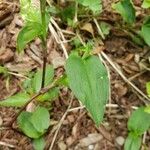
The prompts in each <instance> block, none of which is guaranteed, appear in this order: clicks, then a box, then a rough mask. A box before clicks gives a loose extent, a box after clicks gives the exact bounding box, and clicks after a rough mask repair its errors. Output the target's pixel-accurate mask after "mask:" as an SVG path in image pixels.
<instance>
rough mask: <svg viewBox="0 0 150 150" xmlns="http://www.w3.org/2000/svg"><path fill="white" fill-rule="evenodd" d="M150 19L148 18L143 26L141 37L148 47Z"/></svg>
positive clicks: (149, 44)
mask: <svg viewBox="0 0 150 150" xmlns="http://www.w3.org/2000/svg"><path fill="white" fill-rule="evenodd" d="M149 33H150V17H148V18H147V19H146V20H145V22H144V23H143V25H142V28H141V32H140V34H141V36H142V37H143V39H144V41H145V42H146V44H147V45H148V46H150V34H149Z"/></svg>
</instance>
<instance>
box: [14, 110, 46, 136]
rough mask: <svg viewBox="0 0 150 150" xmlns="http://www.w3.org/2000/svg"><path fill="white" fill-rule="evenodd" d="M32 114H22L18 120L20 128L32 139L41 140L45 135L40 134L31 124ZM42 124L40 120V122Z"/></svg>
mask: <svg viewBox="0 0 150 150" xmlns="http://www.w3.org/2000/svg"><path fill="white" fill-rule="evenodd" d="M31 116H32V113H30V112H22V113H21V114H20V116H19V117H18V119H17V122H18V125H19V128H20V129H21V130H22V131H23V132H24V133H25V134H26V135H27V136H28V137H30V138H39V137H40V136H41V135H42V134H43V133H39V132H38V131H37V130H36V129H35V128H34V126H33V124H32V123H31V122H30V118H31ZM39 122H40V120H39Z"/></svg>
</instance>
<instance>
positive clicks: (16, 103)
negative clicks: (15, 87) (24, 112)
mask: <svg viewBox="0 0 150 150" xmlns="http://www.w3.org/2000/svg"><path fill="white" fill-rule="evenodd" d="M29 100H30V96H29V95H28V94H26V93H17V94H16V95H13V96H11V97H9V98H7V99H5V100H3V101H0V106H7V107H10V106H12V107H22V106H23V105H24V104H25V103H26V102H28V101H29Z"/></svg>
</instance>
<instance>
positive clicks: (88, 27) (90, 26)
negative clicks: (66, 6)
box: [81, 23, 94, 36]
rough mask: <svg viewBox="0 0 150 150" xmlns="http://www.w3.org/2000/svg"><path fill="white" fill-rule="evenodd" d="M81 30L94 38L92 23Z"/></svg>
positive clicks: (86, 24)
mask: <svg viewBox="0 0 150 150" xmlns="http://www.w3.org/2000/svg"><path fill="white" fill-rule="evenodd" d="M81 30H85V31H87V32H89V33H91V34H92V36H94V29H93V26H92V24H91V23H85V24H84V25H83V26H82V27H81Z"/></svg>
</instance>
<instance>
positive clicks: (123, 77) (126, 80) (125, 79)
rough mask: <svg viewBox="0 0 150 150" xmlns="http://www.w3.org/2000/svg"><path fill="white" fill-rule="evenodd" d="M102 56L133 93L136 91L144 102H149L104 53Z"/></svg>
mask: <svg viewBox="0 0 150 150" xmlns="http://www.w3.org/2000/svg"><path fill="white" fill-rule="evenodd" d="M101 54H102V56H103V57H104V58H105V59H106V60H107V61H108V62H109V64H110V65H111V66H112V67H113V68H114V69H115V70H116V72H117V73H118V74H119V75H120V76H121V77H122V79H123V80H124V81H125V82H127V83H128V84H129V85H130V86H131V87H132V88H133V89H134V90H135V91H137V92H138V93H139V94H140V95H141V96H142V97H144V98H145V99H146V100H148V101H150V99H149V98H148V97H147V96H146V95H145V94H144V93H143V92H142V91H141V90H140V89H139V88H138V87H136V86H135V85H134V84H133V83H132V82H131V81H130V80H128V79H127V78H126V77H125V76H124V74H123V73H122V72H121V70H120V69H118V67H117V66H116V65H115V64H114V63H113V61H112V60H111V59H110V58H109V57H108V56H107V55H106V54H105V53H104V52H101ZM141 100H142V101H143V102H144V103H146V102H145V101H144V100H143V99H141Z"/></svg>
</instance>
